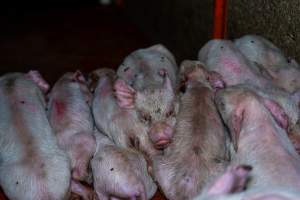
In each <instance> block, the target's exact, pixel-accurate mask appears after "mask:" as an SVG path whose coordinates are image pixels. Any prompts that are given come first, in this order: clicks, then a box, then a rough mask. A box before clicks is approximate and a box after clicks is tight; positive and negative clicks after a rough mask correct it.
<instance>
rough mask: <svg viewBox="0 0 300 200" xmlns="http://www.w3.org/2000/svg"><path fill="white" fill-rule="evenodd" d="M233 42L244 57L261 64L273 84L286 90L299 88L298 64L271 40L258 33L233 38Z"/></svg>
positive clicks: (299, 73)
mask: <svg viewBox="0 0 300 200" xmlns="http://www.w3.org/2000/svg"><path fill="white" fill-rule="evenodd" d="M234 44H235V46H236V47H237V48H238V49H239V50H240V51H241V52H242V53H243V55H244V56H245V57H246V58H248V59H249V60H250V61H251V62H253V63H256V64H257V65H259V66H261V68H263V69H264V71H266V72H267V73H268V75H269V76H270V77H272V79H273V83H274V84H275V85H277V86H279V87H281V88H283V89H285V90H287V91H288V92H295V91H296V90H298V89H300V80H299V76H300V68H299V64H298V63H297V62H296V60H294V59H291V58H287V57H286V56H285V55H284V53H283V52H282V51H281V50H280V49H279V48H278V47H276V46H275V45H274V44H273V43H272V42H271V41H269V40H267V39H266V38H264V37H262V36H258V35H245V36H242V37H241V38H238V39H235V40H234Z"/></svg>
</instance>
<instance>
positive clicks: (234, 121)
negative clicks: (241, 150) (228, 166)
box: [228, 109, 244, 152]
mask: <svg viewBox="0 0 300 200" xmlns="http://www.w3.org/2000/svg"><path fill="white" fill-rule="evenodd" d="M243 119H244V110H241V109H237V110H236V111H235V113H234V114H233V115H232V116H231V117H230V118H229V122H228V127H229V130H230V134H231V140H232V143H233V147H234V150H235V151H236V152H237V151H238V141H239V137H240V132H241V127H242V123H243Z"/></svg>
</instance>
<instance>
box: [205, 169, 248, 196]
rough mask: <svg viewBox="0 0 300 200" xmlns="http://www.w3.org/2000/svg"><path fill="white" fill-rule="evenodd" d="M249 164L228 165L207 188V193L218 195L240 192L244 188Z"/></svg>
mask: <svg viewBox="0 0 300 200" xmlns="http://www.w3.org/2000/svg"><path fill="white" fill-rule="evenodd" d="M251 170H252V167H251V166H248V165H239V166H237V167H229V168H228V169H227V171H226V172H225V173H224V174H223V175H222V176H221V177H219V178H218V179H217V180H216V181H215V182H214V183H213V185H212V186H211V187H210V188H209V190H208V192H207V193H208V194H209V195H220V194H228V193H234V192H240V191H242V190H243V189H244V187H245V185H246V183H247V179H248V176H249V173H250V171H251Z"/></svg>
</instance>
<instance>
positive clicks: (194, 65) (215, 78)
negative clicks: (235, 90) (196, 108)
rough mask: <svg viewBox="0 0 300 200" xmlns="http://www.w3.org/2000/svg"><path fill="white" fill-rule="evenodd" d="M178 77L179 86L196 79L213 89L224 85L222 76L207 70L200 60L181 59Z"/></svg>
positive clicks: (186, 84)
mask: <svg viewBox="0 0 300 200" xmlns="http://www.w3.org/2000/svg"><path fill="white" fill-rule="evenodd" d="M179 78H180V82H181V86H183V85H184V86H188V85H189V84H188V82H191V81H198V82H201V83H202V84H204V85H206V86H207V87H211V88H212V89H214V90H218V89H222V88H224V87H225V82H224V81H223V79H222V76H221V75H220V74H219V73H217V72H214V71H207V70H206V69H205V67H204V64H203V63H202V62H200V61H192V60H185V61H183V62H182V63H181V65H180V73H179Z"/></svg>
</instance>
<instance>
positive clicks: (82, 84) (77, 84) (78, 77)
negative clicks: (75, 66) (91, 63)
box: [56, 70, 92, 105]
mask: <svg viewBox="0 0 300 200" xmlns="http://www.w3.org/2000/svg"><path fill="white" fill-rule="evenodd" d="M56 84H58V85H61V86H65V87H71V88H74V89H75V90H76V89H78V88H79V89H80V90H81V93H82V94H83V95H84V98H85V100H86V102H87V104H89V105H90V103H91V99H92V94H91V92H90V91H89V89H88V84H87V81H86V79H85V77H84V75H83V74H82V72H81V71H79V70H77V71H75V72H67V73H65V74H64V75H63V76H62V77H61V78H60V79H59V81H58V82H57V83H56Z"/></svg>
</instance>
